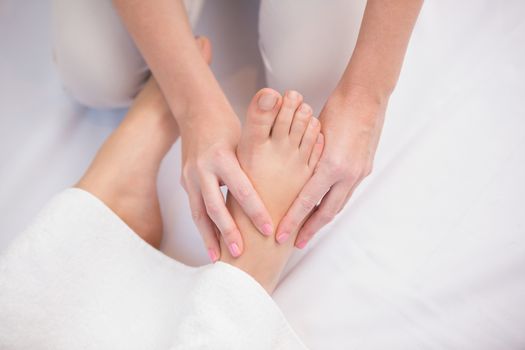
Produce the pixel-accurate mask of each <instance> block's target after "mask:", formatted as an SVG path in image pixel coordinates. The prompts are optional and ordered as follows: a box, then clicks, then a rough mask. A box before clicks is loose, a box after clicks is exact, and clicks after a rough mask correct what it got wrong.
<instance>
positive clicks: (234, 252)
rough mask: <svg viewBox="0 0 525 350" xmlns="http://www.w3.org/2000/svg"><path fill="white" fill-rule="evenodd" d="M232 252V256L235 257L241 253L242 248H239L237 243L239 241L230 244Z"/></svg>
mask: <svg viewBox="0 0 525 350" xmlns="http://www.w3.org/2000/svg"><path fill="white" fill-rule="evenodd" d="M230 253H232V256H233V257H234V258H236V257H238V256H239V255H241V250H240V249H239V246H238V245H237V243H232V244H230Z"/></svg>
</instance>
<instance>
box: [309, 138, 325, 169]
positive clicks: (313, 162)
mask: <svg viewBox="0 0 525 350" xmlns="http://www.w3.org/2000/svg"><path fill="white" fill-rule="evenodd" d="M323 148H324V135H323V134H322V133H319V135H317V140H316V141H315V145H314V149H313V150H312V154H310V159H309V160H308V166H309V167H310V168H311V169H312V168H313V169H315V167H316V166H317V163H319V159H321V154H323Z"/></svg>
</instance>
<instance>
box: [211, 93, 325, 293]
mask: <svg viewBox="0 0 525 350" xmlns="http://www.w3.org/2000/svg"><path fill="white" fill-rule="evenodd" d="M302 100H303V98H302V96H301V95H300V94H299V93H297V92H295V91H289V92H287V93H286V95H285V96H284V97H281V96H280V95H279V94H278V93H277V92H276V91H274V90H271V89H262V90H261V91H259V92H258V93H257V94H256V95H255V97H254V98H253V100H252V102H251V104H250V107H249V109H248V114H247V118H246V123H245V125H244V128H243V131H242V136H241V141H240V143H239V146H238V148H237V156H238V158H239V162H240V164H241V166H242V168H243V170H244V171H245V172H246V174H247V175H248V176H249V178H250V180H251V181H252V183H253V185H254V187H255V189H256V190H257V192H258V193H259V195H260V196H261V198H262V200H263V201H264V203H265V205H266V207H267V208H268V210H269V212H270V215H272V219H273V221H274V222H276V223H277V222H279V221H280V220H281V219H282V217H283V216H284V214H285V213H286V211H287V210H288V208H289V207H290V205H291V204H292V202H293V200H294V199H295V198H296V197H297V195H298V194H299V192H300V191H301V189H302V187H303V186H304V184H305V183H306V182H307V180H308V179H309V178H310V177H311V176H312V174H313V172H314V170H315V167H316V165H317V163H318V161H319V158H320V157H321V153H322V149H323V145H324V140H323V136H322V134H321V133H320V130H321V127H320V123H319V121H318V120H317V119H316V118H314V117H313V116H312V109H311V108H310V106H308V105H307V104H306V103H303V102H302ZM228 206H229V209H230V211H231V212H232V215H233V217H234V219H235V221H236V222H237V224H238V226H239V228H240V229H241V232H242V234H243V239H244V242H245V243H244V253H243V254H242V255H241V256H240V257H239V258H237V259H234V258H232V257H231V255H230V254H229V253H228V249H227V247H224V243H223V242H221V260H223V261H225V262H228V263H230V264H232V265H234V266H237V267H239V268H241V269H243V270H245V271H246V272H248V273H249V274H251V275H252V276H253V277H254V278H255V279H257V280H258V281H259V283H261V285H262V286H263V287H264V288H266V290H268V291H269V292H272V291H273V290H274V288H275V286H276V285H277V282H278V279H279V276H280V273H281V272H282V269H283V268H284V266H285V264H286V262H287V260H288V258H289V256H290V254H291V251H292V249H293V242H294V237H292V239H289V240H288V241H287V243H285V244H282V245H279V244H277V243H276V242H275V237H273V236H271V237H264V236H262V235H260V234H258V233H257V230H256V229H255V228H254V227H253V226H252V225H251V223H250V220H249V219H248V218H247V217H246V216H245V215H244V213H243V211H242V209H241V208H240V206H239V205H238V203H237V202H236V201H235V199H234V198H233V197H232V196H228ZM296 234H297V232H294V233H292V235H296Z"/></svg>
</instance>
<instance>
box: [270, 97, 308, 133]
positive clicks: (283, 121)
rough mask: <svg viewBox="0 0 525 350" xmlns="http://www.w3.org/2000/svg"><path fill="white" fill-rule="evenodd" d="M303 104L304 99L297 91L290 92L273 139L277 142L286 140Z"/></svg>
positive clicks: (276, 124) (284, 101) (285, 98)
mask: <svg viewBox="0 0 525 350" xmlns="http://www.w3.org/2000/svg"><path fill="white" fill-rule="evenodd" d="M301 102H303V97H302V96H301V94H299V93H298V92H297V91H293V90H292V91H288V92H287V93H286V94H285V96H284V98H283V103H282V106H281V109H280V110H279V114H278V115H277V119H276V120H275V125H274V126H273V129H272V138H275V139H277V140H279V139H284V138H286V137H288V135H289V134H290V127H291V125H292V120H293V116H294V114H295V111H296V110H297V108H298V107H299V105H300V104H301Z"/></svg>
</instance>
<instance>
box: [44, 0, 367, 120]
mask: <svg viewBox="0 0 525 350" xmlns="http://www.w3.org/2000/svg"><path fill="white" fill-rule="evenodd" d="M185 3H186V7H187V9H188V15H189V17H190V22H191V23H192V25H194V24H195V23H196V21H197V19H198V17H199V13H200V9H201V8H202V3H203V0H186V1H185ZM365 5H366V0H331V1H329V2H325V1H320V0H302V1H294V0H261V4H260V11H259V47H260V52H261V56H262V59H263V62H264V69H265V75H266V80H267V86H269V87H272V88H274V89H276V90H278V91H281V92H283V91H285V90H288V89H295V90H298V91H300V92H301V93H302V94H303V95H304V96H305V99H306V100H307V101H308V102H309V103H310V104H311V105H312V106H313V107H314V109H315V110H316V111H319V109H320V107H321V106H322V105H323V103H324V102H325V100H326V98H327V97H328V96H329V94H330V92H331V91H332V90H333V88H334V87H335V86H336V84H337V82H338V80H339V78H340V77H341V75H342V73H343V71H344V69H345V67H346V65H347V63H348V60H349V58H350V56H351V54H352V51H353V49H354V46H355V42H356V40H357V36H358V33H359V27H360V24H361V18H362V15H363V11H364V7H365ZM53 27H54V28H53V29H54V30H53V32H54V55H55V61H56V64H57V67H58V71H59V74H60V76H61V78H62V80H63V84H64V86H65V87H66V89H67V90H68V91H69V92H70V94H71V95H73V97H74V98H75V99H76V100H77V101H79V102H80V103H82V104H84V105H87V106H90V107H95V108H115V107H125V106H127V105H129V103H130V102H131V100H132V99H133V97H134V96H135V95H136V94H137V92H138V91H139V89H140V88H141V86H142V83H143V82H144V81H145V79H146V78H147V76H148V74H149V71H148V67H147V65H146V63H145V61H144V59H143V58H142V57H141V54H140V52H139V51H138V49H137V48H136V47H135V45H134V43H133V41H132V39H131V38H130V36H129V35H128V33H127V32H126V30H125V28H124V26H123V24H122V22H121V21H120V19H119V17H118V15H117V13H116V12H115V10H114V8H113V6H112V4H111V1H109V0H76V1H69V0H53ZM240 30H242V28H240Z"/></svg>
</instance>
